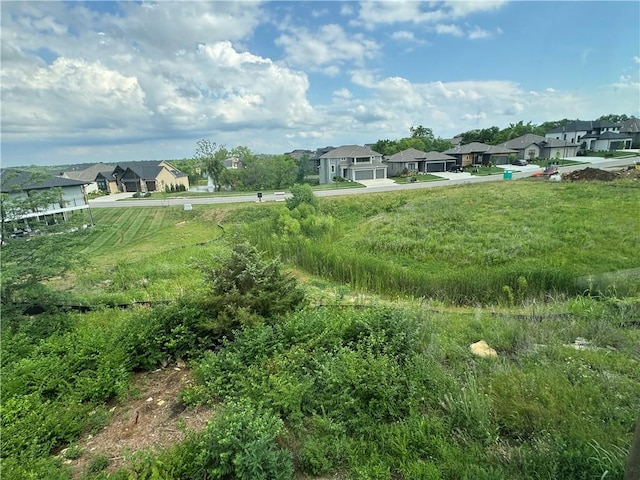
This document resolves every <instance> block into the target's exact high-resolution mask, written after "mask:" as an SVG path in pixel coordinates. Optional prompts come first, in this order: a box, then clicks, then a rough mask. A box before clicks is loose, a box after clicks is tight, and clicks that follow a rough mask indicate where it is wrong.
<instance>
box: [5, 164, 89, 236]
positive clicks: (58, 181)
mask: <svg viewBox="0 0 640 480" xmlns="http://www.w3.org/2000/svg"><path fill="white" fill-rule="evenodd" d="M88 183H89V182H86V181H83V180H74V179H71V178H63V177H58V176H55V175H49V174H47V175H46V176H45V177H40V176H34V174H33V173H32V172H29V171H26V170H20V169H15V168H3V169H0V184H1V188H0V191H1V192H2V193H3V194H6V195H8V199H9V201H11V200H20V199H26V198H28V197H30V196H32V195H36V194H38V193H41V192H46V191H47V190H51V189H60V194H59V196H57V198H56V200H55V201H54V202H52V203H51V204H49V205H38V206H34V207H32V208H31V209H30V210H25V209H11V208H7V206H6V204H5V205H3V221H7V222H12V223H14V224H15V223H18V222H21V223H23V224H26V225H27V226H28V225H29V223H28V222H29V220H31V219H35V220H38V221H40V220H47V221H48V222H51V223H53V222H57V221H58V220H63V221H66V220H67V216H68V214H69V213H70V212H74V211H77V210H84V209H88V208H89V204H88V201H87V195H86V190H85V186H86V185H87V184H88ZM8 203H11V202H8Z"/></svg>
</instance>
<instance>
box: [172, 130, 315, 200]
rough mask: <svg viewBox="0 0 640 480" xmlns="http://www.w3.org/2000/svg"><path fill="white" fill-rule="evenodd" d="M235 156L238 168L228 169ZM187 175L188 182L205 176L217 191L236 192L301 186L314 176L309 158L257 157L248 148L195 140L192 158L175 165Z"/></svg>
mask: <svg viewBox="0 0 640 480" xmlns="http://www.w3.org/2000/svg"><path fill="white" fill-rule="evenodd" d="M233 157H236V158H237V159H238V160H239V163H240V165H241V168H238V169H233V168H227V166H226V165H225V160H228V159H230V158H233ZM174 163H175V164H176V167H178V168H179V169H180V170H181V171H182V172H184V173H186V174H187V175H189V182H190V183H192V184H195V183H198V181H199V180H200V179H201V178H202V174H206V175H207V176H208V177H209V178H210V179H211V181H212V182H213V184H214V186H215V189H216V190H217V191H219V190H221V189H223V188H231V189H233V190H238V191H256V190H274V189H282V188H286V187H290V186H291V185H293V184H294V183H301V182H303V181H304V178H305V177H306V176H307V175H309V174H311V173H313V172H312V171H311V168H310V164H309V158H308V157H303V158H301V159H294V158H292V157H290V156H288V155H266V154H256V153H254V152H252V151H251V150H250V149H249V148H248V147H245V146H239V147H235V148H233V149H229V148H227V147H226V146H224V145H217V144H216V143H215V142H212V141H210V140H206V139H203V140H200V141H198V144H197V147H196V153H195V155H194V157H193V158H192V159H184V160H178V161H176V162H174Z"/></svg>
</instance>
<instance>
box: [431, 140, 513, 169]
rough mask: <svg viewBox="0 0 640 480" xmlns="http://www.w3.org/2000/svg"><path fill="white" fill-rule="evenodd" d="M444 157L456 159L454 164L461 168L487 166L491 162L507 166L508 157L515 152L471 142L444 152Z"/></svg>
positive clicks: (496, 146) (501, 147)
mask: <svg viewBox="0 0 640 480" xmlns="http://www.w3.org/2000/svg"><path fill="white" fill-rule="evenodd" d="M442 153H444V154H445V155H451V156H452V157H455V158H456V164H457V165H459V166H461V167H467V166H469V165H488V164H489V163H491V162H493V163H494V164H496V165H507V164H509V163H510V162H509V156H510V155H511V154H515V153H516V151H515V150H512V149H510V148H506V147H503V146H500V145H487V144H486V143H481V142H471V143H467V144H464V145H457V146H455V147H452V148H450V149H448V150H445V151H444V152H442Z"/></svg>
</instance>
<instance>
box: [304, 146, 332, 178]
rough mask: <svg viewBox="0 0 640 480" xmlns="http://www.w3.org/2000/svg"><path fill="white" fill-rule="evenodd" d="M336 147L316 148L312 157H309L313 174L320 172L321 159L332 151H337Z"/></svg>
mask: <svg viewBox="0 0 640 480" xmlns="http://www.w3.org/2000/svg"><path fill="white" fill-rule="evenodd" d="M335 148H336V147H332V146H329V145H327V146H326V147H321V148H316V151H315V152H313V154H312V155H311V157H309V163H310V167H311V171H312V172H320V157H322V155H324V154H326V153H329V152H330V151H331V150H335Z"/></svg>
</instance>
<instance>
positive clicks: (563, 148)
mask: <svg viewBox="0 0 640 480" xmlns="http://www.w3.org/2000/svg"><path fill="white" fill-rule="evenodd" d="M500 146H502V147H504V148H508V149H511V150H515V151H516V152H517V155H518V156H517V158H518V159H520V160H527V161H533V160H535V159H539V158H548V159H554V158H566V157H574V156H575V155H576V153H577V150H578V145H576V144H575V143H569V142H567V141H565V140H558V139H556V138H545V137H542V136H540V135H534V134H533V133H527V134H526V135H522V136H520V137H517V138H513V139H511V140H509V141H507V142H504V143H501V144H500Z"/></svg>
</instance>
